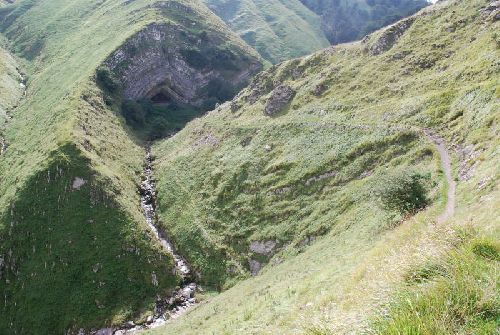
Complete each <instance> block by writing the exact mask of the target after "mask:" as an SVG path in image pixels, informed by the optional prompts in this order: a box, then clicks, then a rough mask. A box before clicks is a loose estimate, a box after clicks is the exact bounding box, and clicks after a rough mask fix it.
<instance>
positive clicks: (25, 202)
mask: <svg viewBox="0 0 500 335" xmlns="http://www.w3.org/2000/svg"><path fill="white" fill-rule="evenodd" d="M162 5H167V6H168V7H169V8H168V10H167V9H164V8H163V7H162ZM194 19H195V20H196V24H198V26H197V28H199V29H202V30H207V27H210V28H209V29H210V31H211V32H212V34H213V35H214V36H215V35H219V37H218V38H219V39H220V40H224V41H225V43H226V46H227V48H228V49H231V45H232V44H234V45H238V47H239V48H240V49H238V50H241V48H243V47H242V46H244V42H243V41H241V40H240V39H239V38H238V37H237V36H235V35H234V34H232V33H231V32H230V30H229V29H227V28H226V27H225V26H224V25H223V23H221V21H220V20H219V19H218V18H217V17H216V16H215V15H213V14H211V13H210V11H209V10H208V9H207V8H205V7H203V6H202V5H199V4H195V3H192V2H191V1H184V0H179V1H169V2H163V1H155V2H151V1H146V0H139V1H129V2H124V1H121V0H109V1H105V2H103V1H100V0H90V1H89V0H77V1H71V2H67V1H63V0H55V1H53V0H50V1H49V0H40V1H31V0H20V1H16V4H14V5H12V6H10V5H9V6H5V7H2V8H1V9H0V32H1V34H2V36H3V37H5V47H6V48H8V49H9V50H10V51H11V52H12V54H13V55H15V57H16V58H17V59H19V61H18V62H17V63H18V64H21V65H16V62H15V61H14V60H15V58H14V57H10V56H9V55H7V54H6V53H5V52H3V51H1V53H0V71H1V72H0V77H1V83H0V85H2V86H0V88H1V90H0V106H1V109H0V111H1V114H0V115H1V121H3V118H4V116H3V115H4V114H3V108H9V109H11V110H9V112H10V113H9V114H10V115H11V116H12V120H11V121H9V123H8V124H7V126H6V127H5V129H3V127H4V125H3V123H2V125H1V127H2V134H1V135H2V136H5V138H6V140H7V142H8V143H9V147H8V149H7V151H6V152H5V153H3V154H2V155H1V156H0V190H1V191H0V259H1V262H0V264H1V265H0V267H1V268H0V292H1V295H2V297H3V302H2V304H1V307H0V315H2V317H0V328H1V329H2V331H0V332H7V333H12V334H62V333H67V332H69V333H76V332H78V330H79V329H80V328H83V329H85V330H86V331H88V330H90V329H92V328H94V329H96V328H98V327H99V328H100V327H105V326H110V325H121V324H123V323H124V322H126V321H129V320H135V321H140V320H144V318H145V317H147V315H149V314H151V311H152V308H153V307H154V302H155V299H156V296H157V295H161V296H164V295H167V294H168V293H169V292H170V291H171V290H173V289H174V288H175V287H176V285H177V284H178V282H179V278H178V277H177V276H175V275H174V274H173V273H172V267H173V262H172V259H171V257H170V255H168V254H166V253H165V252H163V251H162V248H161V246H160V244H159V243H158V242H157V241H156V240H155V239H154V238H153V237H152V236H153V235H152V234H151V232H150V231H149V228H148V227H147V226H146V223H145V220H144V217H143V213H142V211H141V208H140V197H139V194H138V186H137V185H138V184H139V182H140V175H141V173H142V168H143V166H142V165H143V159H144V150H143V148H142V147H141V146H139V145H138V143H141V141H140V140H139V139H138V138H137V137H136V136H135V135H134V134H133V133H132V131H131V129H130V128H129V127H127V125H126V121H125V119H124V118H123V117H122V116H121V115H120V106H121V101H120V100H119V99H117V96H116V95H117V92H118V91H119V88H118V86H117V83H116V78H113V75H112V74H111V73H109V72H106V71H104V70H103V68H102V63H103V62H104V60H105V59H106V58H107V57H108V56H109V55H110V54H111V53H112V52H113V51H114V50H116V49H117V48H118V47H120V46H121V45H123V43H124V42H125V41H126V40H127V39H128V38H129V37H130V36H132V35H133V34H135V33H136V32H137V31H140V30H141V29H143V28H144V27H145V26H146V25H148V24H150V23H152V22H171V23H172V24H177V25H178V26H179V27H184V26H190V27H192V21H191V20H194ZM190 29H193V28H190ZM3 37H2V38H3ZM2 41H3V40H2ZM245 48H247V49H249V48H248V47H245ZM235 49H237V48H235ZM16 66H22V72H23V73H26V74H27V78H28V83H27V84H28V91H27V93H26V96H25V97H24V98H23V99H22V100H21V102H20V104H19V106H18V107H17V108H15V109H12V108H11V107H14V105H15V104H17V100H18V97H19V96H20V95H21V94H20V93H21V90H20V89H19V88H20V85H19V78H18V74H17V72H16V71H14V70H15V67H16ZM6 77H8V78H9V79H5V78H6ZM10 78H12V79H10ZM96 82H98V84H99V85H97V84H96ZM4 87H6V88H7V89H8V90H7V91H4V90H3V88H4ZM103 87H104V88H105V89H101V88H103ZM11 91H12V92H14V91H16V95H14V94H10V92H11ZM17 91H19V93H17ZM14 98H15V99H14ZM7 99H11V100H12V102H11V101H7ZM171 119H172V120H173V121H172V123H173V124H175V122H178V123H182V122H184V121H178V120H176V119H175V118H174V117H171ZM153 273H154V274H156V275H157V276H158V277H159V278H158V285H155V281H153V280H152V278H153Z"/></svg>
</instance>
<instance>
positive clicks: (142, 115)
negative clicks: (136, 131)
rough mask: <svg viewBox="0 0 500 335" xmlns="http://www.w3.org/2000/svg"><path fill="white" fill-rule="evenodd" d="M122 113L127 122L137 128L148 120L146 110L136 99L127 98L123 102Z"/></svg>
mask: <svg viewBox="0 0 500 335" xmlns="http://www.w3.org/2000/svg"><path fill="white" fill-rule="evenodd" d="M122 114H123V117H124V118H125V121H127V124H128V125H130V126H132V127H134V128H136V127H141V126H144V123H145V122H146V111H145V110H144V108H143V106H142V105H141V104H139V103H138V102H136V101H133V100H126V101H124V102H123V104H122Z"/></svg>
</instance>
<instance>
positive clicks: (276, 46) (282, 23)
mask: <svg viewBox="0 0 500 335" xmlns="http://www.w3.org/2000/svg"><path fill="white" fill-rule="evenodd" d="M204 2H205V3H206V4H207V6H208V7H209V8H210V9H211V10H212V11H213V12H214V13H215V14H217V15H218V16H219V17H220V18H222V19H223V20H224V21H225V22H226V23H227V24H228V25H229V26H230V27H231V29H233V30H234V31H235V32H236V33H237V34H239V35H240V36H241V37H242V38H243V39H244V40H245V41H246V42H247V43H248V44H249V45H250V46H252V47H253V48H254V49H255V50H257V51H258V52H259V54H260V55H261V56H262V58H264V59H266V60H267V61H269V62H271V63H278V62H280V61H283V60H286V59H290V58H295V57H298V56H303V55H307V54H310V53H312V52H314V51H317V50H320V49H322V48H326V47H327V46H328V45H329V43H328V40H327V39H326V37H325V35H324V34H323V32H322V31H321V27H320V20H319V17H318V16H317V15H316V14H314V13H312V12H311V11H310V10H308V9H307V8H306V7H305V6H304V5H302V4H301V3H300V1H298V0H292V1H285V2H283V1H278V0H271V1H269V0H267V1H264V0H238V1H233V0H204Z"/></svg>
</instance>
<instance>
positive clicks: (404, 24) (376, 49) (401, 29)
mask: <svg viewBox="0 0 500 335" xmlns="http://www.w3.org/2000/svg"><path fill="white" fill-rule="evenodd" d="M415 19H416V17H415V16H412V17H409V18H407V19H404V20H401V21H399V22H397V23H395V24H393V25H391V26H389V27H387V28H386V29H385V30H384V31H382V33H381V35H380V37H379V38H378V39H377V40H376V41H375V42H374V43H373V44H372V45H371V46H370V47H369V50H368V52H369V53H370V54H371V55H372V56H376V55H380V54H381V53H384V52H386V51H388V50H390V49H391V48H392V47H393V46H394V45H395V44H396V42H397V41H398V40H399V39H400V38H401V36H403V35H404V33H405V32H406V31H407V30H408V29H409V28H410V27H411V26H412V24H413V22H415Z"/></svg>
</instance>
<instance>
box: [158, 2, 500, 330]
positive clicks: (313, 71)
mask: <svg viewBox="0 0 500 335" xmlns="http://www.w3.org/2000/svg"><path fill="white" fill-rule="evenodd" d="M490 3H491V4H490ZM498 10H499V9H498V6H496V7H495V4H494V3H492V2H491V1H485V0H474V1H465V0H455V1H449V2H447V3H441V4H439V5H436V6H435V7H432V8H429V9H426V10H424V11H423V12H421V13H420V14H419V15H417V16H416V17H414V18H410V19H407V20H404V21H402V22H400V23H398V24H396V25H394V26H391V27H389V28H387V29H384V30H382V31H379V32H376V33H374V34H373V35H372V36H369V37H368V38H367V39H365V40H364V41H363V42H360V43H355V44H352V45H345V46H338V47H332V48H330V49H327V50H325V51H322V52H319V53H316V54H314V55H312V56H309V57H305V58H303V59H298V60H294V61H289V62H285V63H284V64H281V65H279V66H275V67H273V68H271V69H270V70H268V71H266V72H264V73H262V74H260V75H259V76H258V77H257V78H256V79H255V80H254V82H253V84H252V85H251V86H250V87H249V88H248V89H246V90H244V91H243V92H241V93H240V94H239V95H238V97H237V98H235V99H234V100H233V101H232V102H231V103H227V104H224V105H223V106H221V107H220V108H218V109H216V110H214V111H213V112H210V113H209V114H208V115H207V116H206V117H204V118H202V119H199V120H196V121H195V122H192V123H191V124H189V125H188V126H187V127H186V128H185V129H184V130H182V131H181V132H179V133H178V134H177V135H176V136H174V137H173V138H171V139H169V140H166V141H163V142H161V143H159V144H157V145H156V146H155V147H154V153H155V155H156V157H157V162H156V165H155V168H156V171H157V178H158V192H159V199H158V200H159V212H160V218H161V221H162V224H163V226H164V227H165V229H166V230H167V231H169V232H170V233H171V235H172V236H173V238H174V240H175V241H176V244H177V247H178V249H179V251H180V252H181V253H182V254H183V255H184V256H185V257H186V258H187V259H188V260H189V261H190V262H191V263H192V264H193V266H194V267H195V268H196V270H198V271H199V272H200V273H201V280H202V282H204V283H205V284H206V285H208V286H207V287H210V286H214V287H217V288H226V287H229V286H232V285H234V286H233V287H232V288H230V289H229V290H227V291H226V292H223V293H222V294H220V295H217V296H215V297H210V296H208V297H207V299H208V301H207V302H206V303H204V304H200V306H198V307H197V308H196V309H194V310H193V311H191V312H190V313H188V314H187V315H185V316H184V317H182V318H181V319H179V320H178V321H176V322H175V323H171V324H168V325H166V326H165V327H164V328H160V329H158V330H155V331H152V332H151V333H154V334H170V333H176V334H184V333H185V334H207V333H214V334H226V333H227V334H234V333H245V334H304V333H310V334H344V333H353V332H354V333H363V332H364V331H367V330H368V328H370V327H371V326H372V325H371V320H372V318H373V317H375V316H377V314H378V312H379V311H381V312H382V313H383V312H384V311H386V310H387V306H388V305H389V303H390V302H391V299H392V298H397V295H396V293H397V292H398V291H399V290H401V289H403V288H405V287H407V285H408V283H413V284H412V285H420V286H419V287H418V289H420V290H423V291H425V292H427V291H426V290H427V289H430V288H431V287H432V286H433V283H434V280H435V279H436V280H438V281H439V280H441V279H440V278H439V276H434V277H433V276H428V277H425V276H426V275H425V270H424V272H423V273H424V275H423V277H422V278H424V279H422V280H421V281H420V283H422V284H418V283H419V282H418V280H417V281H413V282H412V281H411V278H412V276H414V275H413V273H415V272H419V271H420V270H419V269H422V268H424V269H425V264H428V263H431V264H432V263H433V262H444V263H447V262H448V261H449V257H447V256H446V255H447V253H449V252H455V251H454V248H458V249H457V250H458V251H456V252H460V250H461V248H462V247H463V248H466V249H467V248H468V245H469V244H468V243H469V242H468V241H469V238H464V237H465V235H464V234H463V233H462V231H464V230H465V231H471V230H472V233H467V236H470V238H472V240H473V241H472V242H470V243H473V244H474V243H476V244H477V241H474V239H475V238H476V236H480V238H483V239H490V240H491V239H493V240H495V241H498V237H499V235H498V215H499V214H500V213H498V208H499V203H498V195H499V194H498V192H499V191H498V181H499V179H498V178H499V175H498V166H499V163H500V162H499V161H498V154H497V151H498V145H499V144H500V143H499V142H498V138H499V137H498V121H499V117H500V114H499V110H500V109H499V107H500V101H499V99H500V95H499V92H500V91H499V90H500V89H499V82H498V78H499V73H500V67H499V65H500V64H499V63H498V59H499V56H500V50H499V48H500V41H499V39H498V34H497V33H496V31H498V28H499V27H498V25H499V23H498ZM426 129H429V130H426ZM424 130H425V132H424ZM432 133H434V134H437V135H431V134H432ZM426 134H429V135H426ZM439 138H441V139H439ZM436 143H444V148H445V149H443V150H445V151H447V152H448V153H449V155H450V156H451V159H452V168H453V171H452V176H453V178H454V179H455V180H456V181H457V190H456V207H457V208H456V215H455V216H454V217H452V218H450V217H447V220H445V221H444V222H442V220H438V217H439V216H440V214H441V213H442V212H443V211H445V203H447V202H449V201H453V200H452V198H453V197H451V196H450V195H448V194H447V193H448V192H447V188H449V187H451V186H450V185H448V184H449V181H450V180H451V179H448V178H447V177H445V176H446V175H447V173H448V172H447V171H446V170H444V163H442V162H441V160H442V159H443V156H442V153H441V152H440V150H441V148H439V150H438V147H437V144H436ZM401 170H403V171H409V172H410V173H412V172H413V173H412V175H414V176H421V177H423V179H422V180H423V182H424V187H425V188H426V190H427V197H428V203H429V206H428V207H427V208H425V209H424V210H421V211H418V212H417V213H415V212H411V211H410V212H407V213H404V212H394V211H390V210H388V209H387V206H381V205H380V200H379V198H380V194H383V192H385V191H386V190H388V189H390V187H392V186H391V183H396V184H398V183H399V181H400V180H401V179H398V178H399V177H398V176H399V175H400V173H402V172H398V171H401ZM396 189H397V188H396ZM374 190H382V193H380V192H374ZM452 195H453V193H452ZM452 203H453V202H452ZM446 207H448V206H446ZM448 216H449V215H448ZM479 244H480V243H479ZM480 245H481V244H480ZM481 248H482V247H481ZM490 249H491V247H490ZM481 250H482V249H481ZM486 250H488V249H486ZM481 252H482V251H481ZM478 253H480V252H478ZM468 255H469V256H470V254H468ZM467 257H468V256H467ZM474 257H476V256H474ZM477 257H483V256H480V255H479V256H477ZM478 262H480V263H473V261H470V262H468V263H465V264H471V268H470V271H472V272H473V273H474V275H473V276H470V277H468V278H470V280H471V281H472V282H473V283H474V285H475V286H474V287H479V288H480V289H477V290H475V291H474V292H476V293H471V294H469V295H467V294H468V293H467V292H468V291H467V292H465V291H464V290H466V286H463V285H461V284H460V283H463V282H464V281H463V278H464V277H463V276H462V277H461V275H456V274H457V273H459V271H458V272H457V271H456V270H453V267H452V266H450V272H449V274H450V276H449V277H446V276H445V277H444V278H445V279H444V280H448V283H449V284H446V285H448V286H446V287H451V288H453V287H455V286H454V285H455V284H454V283H458V284H457V286H456V287H457V290H461V291H459V292H458V294H456V293H454V291H453V290H451V291H450V290H449V289H447V288H444V289H442V290H438V291H429V296H428V300H425V301H424V302H421V301H420V302H419V305H418V306H423V308H425V303H428V304H430V306H431V307H430V308H428V309H424V310H423V311H424V312H426V313H427V314H426V318H427V319H425V320H431V319H432V317H434V320H438V321H439V320H442V321H443V324H444V323H446V324H450V325H452V326H451V327H445V328H438V327H435V328H432V329H441V330H442V333H444V334H454V333H456V332H457V331H458V332H459V331H466V332H467V331H469V332H470V333H477V332H479V331H481V330H485V331H488V329H489V330H491V329H492V328H491V327H492V325H493V327H494V325H495V324H494V322H495V321H494V320H498V310H499V306H498V299H496V298H495V296H497V295H496V293H495V292H497V291H495V290H496V289H497V288H495V285H497V282H496V283H495V279H492V274H494V273H495V271H497V270H498V263H495V261H494V260H493V261H491V260H490V261H488V260H485V261H484V262H483V261H482V260H481V259H479V261H478ZM481 262H482V263H481ZM265 264H267V266H265V267H264V268H263V269H261V271H260V273H259V275H257V276H256V277H255V278H249V279H246V280H244V281H242V282H240V283H237V284H236V285H235V283H236V282H237V281H236V280H238V279H241V278H245V277H249V276H250V273H252V272H253V274H256V273H258V272H259V271H258V270H259V268H260V267H261V266H264V265H265ZM474 264H479V265H477V266H476V265H474ZM474 266H475V267H474ZM481 269H486V270H487V271H483V270H481ZM421 272H422V271H420V273H421ZM462 273H463V272H462ZM459 274H460V273H459ZM466 276H468V275H467V274H466ZM407 278H410V279H408V281H406V280H407ZM461 278H462V279H461ZM481 278H484V279H485V280H484V281H483V280H481ZM493 278H494V277H493ZM415 283H416V284H415ZM436 285H443V284H436ZM440 287H445V286H440ZM420 292H421V291H420ZM433 292H434V293H433ZM440 294H444V295H443V296H445V297H449V298H450V299H454V297H457V296H459V294H462V297H464V299H465V300H453V303H450V304H449V305H445V306H444V307H443V306H441V305H440V306H437V305H433V300H432V299H434V297H437V296H440ZM467 299H469V300H467ZM440 301H442V299H441V300H437V302H438V303H439V302H440ZM457 301H458V302H457ZM460 301H462V302H463V301H469V302H470V305H468V306H472V307H471V308H470V309H469V308H464V309H453V308H455V306H460ZM456 302H457V303H456ZM482 302H484V304H483V305H482ZM432 306H434V307H435V308H434V307H432ZM474 306H479V307H480V306H483V307H480V308H483V309H481V311H484V312H485V313H482V314H473V315H472V314H471V313H475V312H474V311H477V310H475V309H474V308H475V307H474ZM479 307H478V308H479ZM406 308H407V309H405V310H404V309H403V307H399V309H398V307H396V310H394V311H393V313H394V314H393V315H394V320H395V321H394V322H396V323H395V324H396V325H397V324H398V323H397V322H399V321H398V320H403V321H402V322H405V321H404V320H405V319H404V317H406V316H407V319H406V320H408V319H412V318H413V319H415V320H418V318H417V317H416V315H417V314H416V312H422V310H418V309H414V310H412V309H410V308H412V307H411V306H410V307H406ZM433 308H434V309H433ZM398 310H401V311H402V314H401V315H402V316H401V315H400V316H398V314H397V313H398ZM462 312H463V313H462ZM405 313H406V314H405ZM412 313H413V314H412ZM439 313H441V314H439ZM460 320H464V321H465V322H466V323H465V324H466V326H464V324H462V323H461V321H460ZM478 320H479V321H480V323H477V322H476V323H474V322H475V321H478ZM492 320H493V321H492ZM492 322H493V323H492ZM378 327H379V328H378V329H380V331H381V333H386V332H387V333H390V332H389V331H386V330H383V329H384V328H383V327H384V326H383V325H380V326H378ZM390 327H391V325H390V324H389V325H388V326H387V328H385V329H390ZM411 327H412V326H411V325H409V328H407V329H415V328H411ZM417 327H418V325H417ZM474 327H476V328H474ZM392 329H396V330H397V329H398V328H392ZM400 329H405V328H400ZM475 331H477V332H475ZM430 333H432V332H430ZM486 333H487V332H486Z"/></svg>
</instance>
